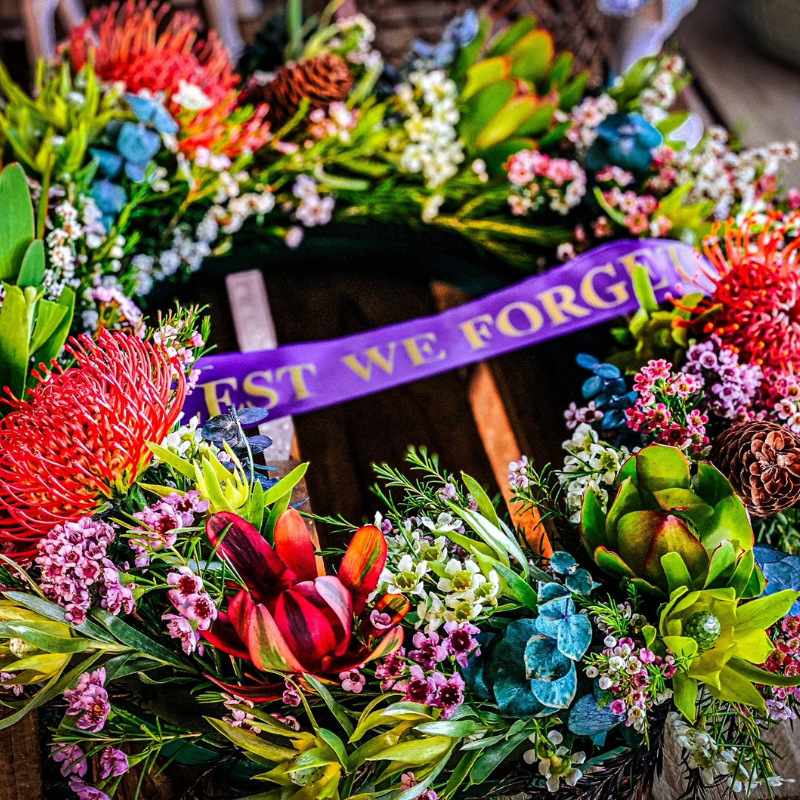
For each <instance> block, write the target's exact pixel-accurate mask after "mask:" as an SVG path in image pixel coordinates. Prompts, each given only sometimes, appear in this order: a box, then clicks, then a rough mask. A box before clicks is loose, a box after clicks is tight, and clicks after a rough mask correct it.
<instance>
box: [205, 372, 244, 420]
mask: <svg viewBox="0 0 800 800" xmlns="http://www.w3.org/2000/svg"><path fill="white" fill-rule="evenodd" d="M217 386H227V387H228V389H225V392H224V393H223V395H222V397H220V396H219V395H218V394H217ZM237 386H238V381H237V380H236V378H220V379H219V380H218V381H209V382H208V383H201V384H200V386H199V388H200V389H202V390H203V395H204V397H205V401H206V408H208V415H209V416H210V417H218V416H219V415H220V414H221V413H222V408H221V406H220V403H225V405H226V406H228V408H233V400H231V393H230V391H229V389H233V390H234V391H236V388H237Z"/></svg>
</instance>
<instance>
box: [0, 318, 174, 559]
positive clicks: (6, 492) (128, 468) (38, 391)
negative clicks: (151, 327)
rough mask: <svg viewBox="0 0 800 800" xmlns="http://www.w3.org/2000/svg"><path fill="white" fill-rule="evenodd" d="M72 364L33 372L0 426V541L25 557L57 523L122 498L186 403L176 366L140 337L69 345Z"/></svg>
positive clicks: (105, 335)
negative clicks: (29, 386) (23, 395)
mask: <svg viewBox="0 0 800 800" xmlns="http://www.w3.org/2000/svg"><path fill="white" fill-rule="evenodd" d="M66 349H67V352H69V353H70V354H71V355H72V356H73V357H74V358H75V361H76V362H77V365H76V366H74V367H70V368H68V369H60V368H57V367H56V368H54V369H53V371H50V372H44V373H43V374H42V373H37V374H36V377H37V378H38V379H39V380H40V382H39V383H38V384H37V385H36V387H35V388H34V389H33V390H32V391H31V392H30V393H29V397H28V398H27V399H12V400H10V401H6V402H9V403H10V405H11V406H12V407H13V409H14V410H13V411H11V412H10V413H9V414H7V415H6V416H5V417H4V418H3V419H2V420H0V542H4V543H6V546H7V549H8V551H9V553H10V554H12V555H13V556H14V557H15V558H20V559H22V558H26V557H29V556H30V555H31V554H32V553H33V552H34V551H35V546H36V543H37V541H38V540H39V539H40V538H41V537H42V536H44V535H45V534H46V533H48V532H49V531H50V530H51V529H52V528H53V526H54V525H57V524H60V523H63V522H68V521H71V520H76V519H79V518H80V517H84V516H87V515H89V514H92V513H93V512H94V511H95V510H96V509H97V508H98V507H99V506H100V505H101V504H102V503H103V502H104V501H105V500H106V499H111V498H114V497H116V496H121V495H124V494H125V493H126V492H127V491H128V490H129V489H130V487H131V486H132V485H133V482H134V481H135V479H136V477H137V476H138V475H139V474H140V473H141V472H142V470H143V469H144V468H145V467H146V466H147V465H148V464H149V463H150V459H151V458H152V453H151V452H150V450H149V448H148V446H147V442H149V441H155V442H161V441H162V440H163V439H164V437H165V436H166V435H167V433H169V430H170V428H171V427H172V425H173V423H174V422H175V421H176V419H177V418H178V416H179V414H180V412H181V409H182V407H183V402H184V399H185V396H186V381H185V378H184V375H183V372H182V370H181V368H180V365H178V364H177V362H175V361H174V359H172V358H170V356H169V355H168V354H167V353H166V351H165V350H164V349H163V348H161V347H159V346H157V345H154V344H152V343H151V342H149V341H142V340H141V339H139V338H138V337H137V336H134V335H132V334H129V333H123V332H121V331H117V332H115V333H110V332H109V331H107V330H100V332H99V333H98V334H97V336H96V338H94V339H92V338H91V337H90V336H86V335H83V336H80V337H77V338H73V339H71V340H70V342H69V344H68V345H67V348H66Z"/></svg>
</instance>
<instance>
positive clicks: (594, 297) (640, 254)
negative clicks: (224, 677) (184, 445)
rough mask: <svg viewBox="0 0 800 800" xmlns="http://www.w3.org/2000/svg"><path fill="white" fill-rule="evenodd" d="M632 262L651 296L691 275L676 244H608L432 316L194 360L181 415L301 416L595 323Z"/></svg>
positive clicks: (612, 302) (690, 257) (622, 309)
mask: <svg viewBox="0 0 800 800" xmlns="http://www.w3.org/2000/svg"><path fill="white" fill-rule="evenodd" d="M636 266H644V267H646V268H647V269H648V270H649V272H650V276H651V278H652V282H653V287H654V289H655V290H656V295H657V297H658V298H659V300H661V299H663V298H664V296H665V295H666V294H667V293H668V292H670V291H675V290H676V289H677V287H678V284H679V283H680V282H681V280H682V279H684V278H685V277H686V276H690V277H691V276H694V275H695V274H696V273H697V271H698V262H697V260H696V253H695V251H694V249H693V248H692V247H691V246H690V245H687V244H684V243H682V242H676V241H670V240H665V239H644V240H630V239H627V240H621V241H615V242H609V243H608V244H605V245H601V246H600V247H596V248H595V249H593V250H590V251H588V252H586V253H583V254H582V255H580V256H578V257H577V258H575V259H573V260H572V261H570V262H569V263H567V264H564V265H563V266H560V267H556V268H555V269H552V270H550V271H549V272H546V273H544V274H543V275H536V276H534V277H531V278H527V279H525V280H523V281H521V282H520V283H517V284H515V285H514V286H509V287H508V288H506V289H502V290H500V291H499V292H494V293H493V294H489V295H486V296H485V297H482V298H480V299H478V300H474V301H472V302H469V303H465V304H464V305H462V306H459V307H457V308H453V309H450V310H448V311H445V312H443V313H441V314H437V315H435V316H431V317H421V318H420V319H413V320H408V321H407V322H401V323H399V324H397V325H389V326H387V327H385V328H378V329H376V330H372V331H368V332H366V333H357V334H354V335H352V336H345V337H342V338H341V339H330V340H326V341H318V342H302V343H298V344H288V345H284V346H282V347H278V348H277V349H275V350H262V351H258V352H252V353H226V354H223V355H212V356H207V357H205V358H203V359H201V360H200V362H198V365H199V367H200V368H201V369H202V370H203V373H202V376H201V379H200V383H199V385H198V387H197V388H196V389H195V391H194V392H193V393H192V394H191V395H190V396H189V398H188V399H187V401H186V405H185V408H184V411H185V414H186V418H189V417H191V416H193V415H194V414H197V413H200V414H201V415H202V417H203V419H206V418H207V417H209V416H215V415H216V414H219V413H222V412H223V411H225V410H226V407H228V406H231V405H235V406H236V407H237V408H241V407H243V406H248V405H252V406H258V407H262V408H267V409H269V411H270V416H271V417H272V418H273V419H275V418H277V417H282V416H286V415H292V414H303V413H305V412H307V411H314V410H316V409H319V408H325V407H326V406H332V405H336V404H337V403H343V402H346V401H347V400H352V399H354V398H356V397H363V396H364V395H368V394H373V393H374V392H382V391H384V390H386V389H391V388H393V387H395V386H401V385H403V384H405V383H411V382H412V381H418V380H421V379H423V378H428V377H430V376H431V375H437V374H439V373H440V372H446V371H448V370H451V369H457V368H458V367H462V366H464V365H466V364H473V363H475V362H477V361H483V360H484V359H487V358H492V357H493V356H498V355H501V354H502V353H508V352H510V351H512V350H517V349H519V348H522V347H528V346H529V345H533V344H538V343H539V342H544V341H547V340H548V339H553V338H556V337H558V336H564V335H566V334H568V333H572V332H574V331H577V330H581V329H582V328H586V327H590V326H592V325H599V324H600V323H603V322H606V321H608V320H611V319H613V318H615V317H618V316H620V315H621V314H625V313H628V312H632V311H635V310H636V309H637V308H638V303H637V301H636V298H635V296H634V293H633V285H632V275H633V271H634V269H635V267H636Z"/></svg>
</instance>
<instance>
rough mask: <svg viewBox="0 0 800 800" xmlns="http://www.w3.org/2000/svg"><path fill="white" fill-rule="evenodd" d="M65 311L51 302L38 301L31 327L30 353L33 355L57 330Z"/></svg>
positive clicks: (57, 304)
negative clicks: (34, 321) (33, 322)
mask: <svg viewBox="0 0 800 800" xmlns="http://www.w3.org/2000/svg"><path fill="white" fill-rule="evenodd" d="M66 313H67V309H66V308H65V307H64V306H62V305H60V304H59V303H54V302H53V301H52V300H39V302H38V303H37V304H36V324H35V325H34V326H33V334H32V336H31V343H30V351H31V353H35V352H36V351H37V350H38V349H39V348H40V347H41V346H42V345H43V344H44V343H45V342H46V341H47V340H48V339H49V338H50V337H51V336H52V335H53V334H54V333H55V332H56V331H57V330H58V326H59V325H60V323H61V320H63V319H64V315H65V314H66Z"/></svg>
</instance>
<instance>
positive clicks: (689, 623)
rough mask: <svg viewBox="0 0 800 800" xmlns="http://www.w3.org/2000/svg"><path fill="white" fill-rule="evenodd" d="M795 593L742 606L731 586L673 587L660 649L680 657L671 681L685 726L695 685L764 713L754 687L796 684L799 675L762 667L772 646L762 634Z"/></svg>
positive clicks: (693, 712)
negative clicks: (715, 587)
mask: <svg viewBox="0 0 800 800" xmlns="http://www.w3.org/2000/svg"><path fill="white" fill-rule="evenodd" d="M797 597H798V593H797V592H793V591H791V590H790V589H784V590H783V591H782V592H777V593H776V594H771V595H768V596H767V597H760V598H759V599H758V600H751V601H750V602H748V603H741V602H740V601H739V600H738V598H737V597H736V592H735V591H734V590H733V589H732V588H727V589H704V590H702V591H697V592H691V591H687V589H686V588H684V587H682V588H680V589H676V590H675V591H674V592H673V593H672V594H671V595H670V598H669V602H668V603H666V604H665V605H664V608H663V610H662V612H661V620H660V624H659V633H660V635H661V638H662V640H663V642H664V645H665V646H666V647H668V648H669V650H670V652H671V653H672V654H673V655H674V656H676V657H678V658H680V659H681V662H680V663H681V666H680V668H679V669H678V671H677V672H676V673H675V675H674V677H673V679H672V689H673V691H674V693H675V694H674V699H675V705H676V706H677V708H678V710H679V711H680V712H681V713H682V714H683V715H684V716H685V717H686V719H688V720H689V721H690V722H694V721H695V719H696V717H697V693H698V690H699V688H700V684H703V685H704V686H705V687H706V689H707V690H708V691H709V692H710V693H711V694H712V695H713V696H714V697H717V698H719V699H720V700H724V701H726V702H728V703H742V704H744V705H748V706H752V707H754V708H757V709H758V710H760V711H761V712H762V713H765V712H766V710H767V709H766V705H765V703H764V697H763V695H762V693H761V692H759V691H758V689H756V687H755V685H754V684H760V685H763V686H797V685H799V684H800V675H795V676H787V675H778V674H774V673H772V672H767V671H766V670H763V669H761V668H760V667H759V666H757V665H758V664H763V663H764V662H765V661H766V660H767V658H769V655H770V653H772V651H773V650H774V645H773V644H772V642H771V641H770V638H769V635H768V634H767V630H768V629H769V628H770V626H772V625H774V624H775V623H776V622H777V621H778V620H779V619H781V618H782V617H785V616H786V614H788V613H789V610H790V609H791V607H792V604H793V603H794V602H795V601H796V600H797Z"/></svg>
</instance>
